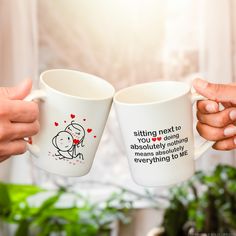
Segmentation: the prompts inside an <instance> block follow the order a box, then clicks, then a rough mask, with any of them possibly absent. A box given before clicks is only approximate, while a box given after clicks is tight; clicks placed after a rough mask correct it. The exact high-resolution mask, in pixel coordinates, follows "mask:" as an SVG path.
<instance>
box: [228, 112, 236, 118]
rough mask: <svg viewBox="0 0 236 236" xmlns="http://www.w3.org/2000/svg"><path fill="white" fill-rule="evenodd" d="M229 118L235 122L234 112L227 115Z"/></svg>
mask: <svg viewBox="0 0 236 236" xmlns="http://www.w3.org/2000/svg"><path fill="white" fill-rule="evenodd" d="M229 117H230V119H231V120H236V110H232V111H231V112H230V113H229Z"/></svg>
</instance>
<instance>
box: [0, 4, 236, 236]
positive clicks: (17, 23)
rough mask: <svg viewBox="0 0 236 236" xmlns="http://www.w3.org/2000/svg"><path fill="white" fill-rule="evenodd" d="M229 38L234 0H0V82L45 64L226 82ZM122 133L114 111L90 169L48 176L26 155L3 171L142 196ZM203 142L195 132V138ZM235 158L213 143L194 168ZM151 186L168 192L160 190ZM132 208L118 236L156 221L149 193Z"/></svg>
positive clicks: (115, 74) (14, 178)
mask: <svg viewBox="0 0 236 236" xmlns="http://www.w3.org/2000/svg"><path fill="white" fill-rule="evenodd" d="M235 42H236V1H234V0H178V1H176V0H166V1H162V0H101V1H96V0H56V1H55V0H51V1H48V0H38V1H37V0H0V82H1V83H0V85H1V86H10V85H14V84H16V83H18V82H19V81H21V80H23V79H24V78H26V77H27V78H28V77H29V78H32V79H33V81H34V86H35V87H37V85H38V78H39V74H40V72H42V71H44V70H46V69H52V68H69V69H76V70H81V71H84V72H88V73H92V74H95V75H98V76H100V77H102V78H104V79H106V80H107V81H109V82H110V83H112V84H113V85H114V87H115V88H116V90H119V89H121V88H124V87H127V86H129V85H134V84H137V83H142V82H147V81H160V80H181V81H186V82H187V83H190V84H191V81H192V79H194V78H196V77H199V76H200V77H203V78H205V79H207V80H209V81H212V82H217V83H233V82H235V80H236V78H235V76H236V60H235V58H236V44H235ZM194 129H195V127H194ZM195 133H196V132H195ZM120 137H121V134H120V131H119V127H118V123H117V119H116V115H115V113H114V110H113V109H112V110H111V114H110V116H109V120H108V122H107V126H106V129H105V131H104V135H103V138H102V140H101V143H100V146H99V149H98V151H97V154H96V157H95V161H94V165H93V167H92V170H91V172H90V173H89V174H88V175H87V176H85V177H82V178H62V177H59V176H55V175H51V174H48V173H46V172H43V171H41V170H38V169H37V168H36V167H34V166H33V165H32V164H31V161H30V158H29V154H28V153H27V154H25V155H23V156H22V157H14V158H11V160H8V161H5V162H4V163H1V165H0V179H1V181H3V182H12V183H19V184H36V185H38V186H42V187H44V188H47V189H50V188H52V189H53V188H54V187H55V186H58V185H60V186H76V187H77V188H78V189H79V191H80V192H81V193H84V194H85V195H88V196H90V198H91V199H92V200H94V199H95V200H96V199H102V198H106V196H108V195H109V194H110V193H112V192H113V191H114V187H116V186H122V187H124V188H126V189H129V190H131V191H135V192H136V193H140V194H145V191H146V190H145V189H143V188H141V187H139V186H137V185H136V184H135V183H134V182H133V181H132V179H131V176H130V173H129V170H128V163H127V160H126V156H125V152H124V146H123V143H122V140H121V138H120ZM201 142H202V140H201V139H200V138H199V137H198V135H197V133H196V143H197V144H198V143H201ZM234 156H235V153H234V151H231V152H217V151H213V150H210V151H208V152H207V154H205V155H204V156H203V157H202V158H201V159H199V160H198V161H197V164H196V165H197V169H198V170H204V171H205V170H206V171H207V170H213V169H214V167H215V166H216V165H217V164H218V163H225V164H228V165H231V166H235V165H236V159H235V157H234ZM148 191H149V193H150V194H163V195H165V194H166V195H168V193H167V190H166V189H165V188H157V189H149V190H148ZM160 204H162V203H160ZM132 208H133V210H134V215H133V217H132V221H131V222H130V223H129V224H128V225H118V226H116V230H117V232H118V231H119V235H120V236H144V235H146V234H147V233H148V231H149V230H150V229H151V228H152V227H154V226H157V225H158V224H159V223H160V222H161V221H162V213H161V211H160V212H159V211H157V210H155V209H154V208H153V207H151V204H150V202H149V201H148V200H147V199H145V200H143V199H142V200H140V199H139V200H137V201H135V203H134V205H133V207H132ZM74 235H76V234H74ZM81 235H82V234H81ZM84 235H86V234H84ZM82 236H83V235H82Z"/></svg>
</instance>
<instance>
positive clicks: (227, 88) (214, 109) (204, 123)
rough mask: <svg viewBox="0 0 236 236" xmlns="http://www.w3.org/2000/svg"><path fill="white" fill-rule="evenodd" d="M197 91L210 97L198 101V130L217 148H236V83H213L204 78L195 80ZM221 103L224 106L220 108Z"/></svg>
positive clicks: (194, 85) (194, 84)
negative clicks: (213, 142)
mask: <svg viewBox="0 0 236 236" xmlns="http://www.w3.org/2000/svg"><path fill="white" fill-rule="evenodd" d="M193 87H194V88H195V89H196V91H197V92H198V93H199V94H201V95H203V96H205V97H206V98H208V99H209V100H206V101H199V102H198V103H197V118H198V123H197V131H198V132H199V134H200V135H201V136H202V137H203V138H205V139H207V140H211V141H215V144H214V146H213V148H214V149H216V150H222V151H223V150H233V149H235V148H236V126H235V124H236V85H235V84H213V83H209V82H207V81H205V80H202V79H196V80H194V82H193ZM219 104H221V105H222V106H223V109H220V107H219Z"/></svg>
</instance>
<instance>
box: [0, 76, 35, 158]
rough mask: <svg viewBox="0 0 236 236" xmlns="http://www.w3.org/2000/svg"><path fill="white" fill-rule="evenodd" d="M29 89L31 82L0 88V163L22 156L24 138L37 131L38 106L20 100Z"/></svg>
mask: <svg viewBox="0 0 236 236" xmlns="http://www.w3.org/2000/svg"><path fill="white" fill-rule="evenodd" d="M31 87H32V81H31V80H25V81H23V82H22V83H21V84H19V85H18V86H17V87H0V162H1V161H4V160H6V159H7V158H9V157H10V156H11V155H17V154H23V153H24V152H25V151H26V141H25V140H24V138H26V137H30V136H33V135H35V134H36V133H37V132H38V130H39V122H38V120H37V119H38V113H39V110H38V105H37V104H36V103H35V102H26V101H23V100H22V99H24V98H25V97H26V96H27V95H28V94H29V93H30V90H31Z"/></svg>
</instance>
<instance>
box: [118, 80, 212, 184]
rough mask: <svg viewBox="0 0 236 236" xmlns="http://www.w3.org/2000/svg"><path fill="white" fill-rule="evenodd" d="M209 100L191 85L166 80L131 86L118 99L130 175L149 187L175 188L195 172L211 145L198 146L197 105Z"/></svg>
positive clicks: (210, 143)
mask: <svg viewBox="0 0 236 236" xmlns="http://www.w3.org/2000/svg"><path fill="white" fill-rule="evenodd" d="M202 99H204V98H203V97H202V96H200V95H198V94H191V92H190V87H189V86H188V84H186V83H183V82H176V81H161V82H153V83H144V84H138V85H135V86H131V87H128V88H125V89H122V90H120V91H118V92H117V93H116V94H115V96H114V103H115V109H116V112H117V115H118V120H119V124H120V127H121V133H122V136H123V140H124V146H125V148H126V152H127V156H128V162H129V166H130V170H131V175H132V177H133V179H134V181H135V182H136V183H137V184H140V185H143V186H149V187H155V186H163V185H171V184H175V183H178V182H181V181H183V180H186V179H188V178H189V177H191V176H192V175H193V174H194V171H195V159H196V158H198V157H199V156H200V155H201V154H203V153H204V152H205V151H206V150H207V149H208V148H209V147H211V146H212V144H213V143H212V142H208V141H206V142H205V143H204V144H202V145H201V147H198V148H194V137H193V119H192V104H193V103H194V102H195V101H197V100H202Z"/></svg>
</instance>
